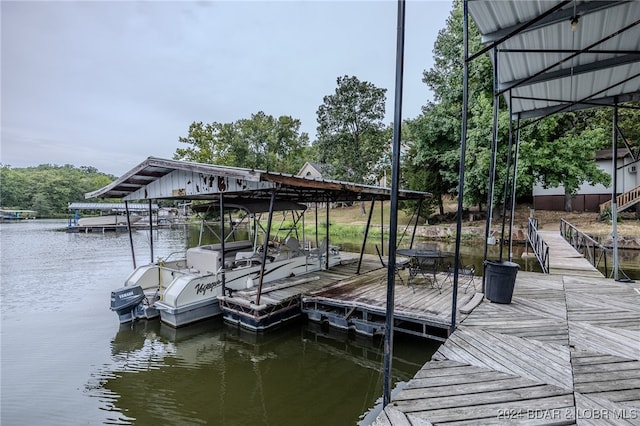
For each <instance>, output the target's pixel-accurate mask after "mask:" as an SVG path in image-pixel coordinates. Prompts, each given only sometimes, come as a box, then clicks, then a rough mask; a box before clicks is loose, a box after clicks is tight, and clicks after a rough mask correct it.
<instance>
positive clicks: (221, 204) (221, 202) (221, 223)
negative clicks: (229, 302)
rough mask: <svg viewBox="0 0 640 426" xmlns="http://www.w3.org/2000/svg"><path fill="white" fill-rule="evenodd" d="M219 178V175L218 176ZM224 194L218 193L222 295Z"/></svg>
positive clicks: (223, 284)
mask: <svg viewBox="0 0 640 426" xmlns="http://www.w3.org/2000/svg"><path fill="white" fill-rule="evenodd" d="M218 179H220V177H218ZM224 241H225V238H224V195H223V194H222V192H221V193H220V251H222V266H221V268H220V282H221V283H222V295H223V296H224V293H225V290H226V289H225V276H224Z"/></svg>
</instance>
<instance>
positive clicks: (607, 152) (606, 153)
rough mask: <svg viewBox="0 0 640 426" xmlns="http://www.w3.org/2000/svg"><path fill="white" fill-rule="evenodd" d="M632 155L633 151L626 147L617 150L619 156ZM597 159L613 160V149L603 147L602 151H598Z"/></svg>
mask: <svg viewBox="0 0 640 426" xmlns="http://www.w3.org/2000/svg"><path fill="white" fill-rule="evenodd" d="M627 156H629V157H631V153H630V152H629V151H628V150H626V149H619V150H618V152H617V158H619V159H620V158H625V157H627ZM594 158H595V159H596V160H611V159H612V158H613V153H612V152H611V149H603V150H600V151H597V152H596V155H595V157H594Z"/></svg>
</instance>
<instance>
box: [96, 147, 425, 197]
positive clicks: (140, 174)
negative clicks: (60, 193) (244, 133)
mask: <svg viewBox="0 0 640 426" xmlns="http://www.w3.org/2000/svg"><path fill="white" fill-rule="evenodd" d="M274 189H275V190H276V193H277V196H278V198H279V199H286V200H289V201H295V202H313V201H330V202H335V201H361V200H363V201H364V200H372V199H375V200H388V199H390V198H391V189H390V188H383V187H378V186H372V185H362V184H357V183H352V182H343V181H336V180H329V179H321V178H317V179H316V178H310V177H302V176H296V175H290V174H285V173H275V172H268V171H262V170H254V169H243V168H238V167H228V166H218V165H214V164H201V163H192V162H186V161H178V160H165V159H161V158H155V157H149V158H147V159H146V160H144V161H143V162H141V163H140V164H138V165H137V166H135V167H134V168H133V169H131V170H130V171H128V172H127V173H125V174H124V175H122V176H121V177H120V178H118V179H117V180H116V181H114V182H112V183H111V184H109V185H107V186H105V187H104V188H101V189H99V190H97V191H93V192H89V193H87V194H85V197H86V198H119V199H123V200H149V199H176V200H212V199H217V198H218V196H219V194H220V193H224V194H225V198H227V199H228V198H229V197H236V198H247V197H249V198H252V199H254V200H268V199H270V198H271V193H272V191H273V190H274ZM428 197H431V194H430V193H428V192H418V191H407V190H400V191H399V194H398V198H399V199H400V200H419V199H424V198H428ZM229 202H232V201H231V200H229Z"/></svg>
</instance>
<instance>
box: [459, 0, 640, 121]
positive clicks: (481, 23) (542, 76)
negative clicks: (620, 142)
mask: <svg viewBox="0 0 640 426" xmlns="http://www.w3.org/2000/svg"><path fill="white" fill-rule="evenodd" d="M469 14H470V16H471V17H472V19H473V20H474V22H475V23H476V26H477V27H478V29H479V31H480V33H481V35H482V41H483V43H484V44H485V49H488V51H489V54H490V57H491V58H492V61H493V60H494V58H493V56H494V48H495V49H496V51H497V55H498V60H497V63H498V81H497V85H498V86H497V88H498V90H499V92H500V93H503V94H504V96H505V99H506V101H507V104H509V102H510V100H509V90H511V99H512V100H511V102H512V112H513V115H514V118H515V117H516V116H517V115H518V113H519V114H520V118H523V119H524V118H532V117H540V116H546V115H550V114H554V113H558V112H567V111H574V110H578V109H585V108H592V107H597V106H606V105H613V104H614V102H615V101H616V98H617V102H629V101H639V100H640V2H639V1H622V0H621V1H591V0H590V1H584V0H574V1H557V0H515V1H514V0H511V1H505V0H470V1H469ZM472 53H473V52H472ZM477 53H481V52H477Z"/></svg>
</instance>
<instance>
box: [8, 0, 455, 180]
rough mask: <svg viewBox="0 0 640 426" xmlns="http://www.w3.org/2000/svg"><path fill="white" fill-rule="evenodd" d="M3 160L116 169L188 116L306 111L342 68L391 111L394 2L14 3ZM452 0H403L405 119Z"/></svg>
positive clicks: (308, 123)
mask: <svg viewBox="0 0 640 426" xmlns="http://www.w3.org/2000/svg"><path fill="white" fill-rule="evenodd" d="M0 4H1V6H0V7H1V8H2V10H1V15H2V50H1V52H2V92H1V93H2V141H1V142H2V145H1V151H0V161H1V162H2V164H4V165H10V166H12V167H14V168H17V167H26V166H36V165H39V164H57V165H64V164H72V165H74V166H78V167H79V166H93V167H96V168H97V169H98V170H99V171H102V172H105V173H110V174H114V175H116V176H120V175H122V174H124V173H125V172H126V171H128V170H130V169H131V168H133V167H134V166H135V165H137V164H138V163H140V162H141V161H143V160H144V159H145V158H147V157H149V156H155V157H160V158H171V157H172V155H173V153H174V152H175V150H176V148H178V147H185V146H186V145H184V144H180V143H179V142H178V138H179V137H180V136H186V135H187V132H188V128H189V125H190V124H191V123H192V122H194V121H203V122H213V121H217V122H221V123H229V122H233V121H236V120H239V119H242V118H249V117H250V116H251V114H253V113H256V112H258V111H264V112H265V113H266V114H270V115H273V116H275V117H278V116H280V115H290V116H292V117H294V118H297V119H300V120H301V121H302V131H304V132H307V133H308V134H309V137H310V139H311V140H312V141H313V140H314V139H315V136H316V126H317V123H316V111H317V109H318V106H319V105H321V104H322V98H323V97H324V96H326V95H330V94H332V93H334V91H335V89H336V78H337V77H338V76H343V75H350V76H356V77H358V78H359V79H360V80H364V81H369V82H371V83H373V84H375V85H376V86H378V87H382V88H386V89H388V91H387V103H386V107H387V119H386V122H387V123H391V122H392V121H393V110H394V104H393V100H394V96H395V95H394V84H395V57H396V56H395V55H396V53H395V51H396V29H397V20H396V19H397V14H396V13H397V3H396V2H395V1H391V0H379V1H339V2H330V1H254V2H248V1H233V2H218V1H215V2H209V1H199V2H186V1H185V2H183V1H174V2H166V1H104V2H96V1H65V2H60V1H41V2H34V1H15V2H14V1H6V0H3V1H2V2H1V3H0ZM450 9H451V1H435V0H421V1H418V0H408V1H407V3H406V12H407V15H406V25H405V28H406V35H405V75H404V102H403V118H405V119H406V118H414V117H416V116H417V115H419V114H420V108H421V106H422V105H424V104H425V103H426V102H427V101H428V100H430V99H431V93H430V92H429V90H428V88H427V86H426V85H425V84H424V83H423V82H422V81H421V79H422V72H423V71H424V70H425V69H429V68H430V67H431V66H432V64H433V54H432V50H433V43H434V41H435V38H436V36H437V34H438V31H439V30H440V29H442V28H443V27H444V26H445V23H446V19H447V17H448V15H449V12H450Z"/></svg>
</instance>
